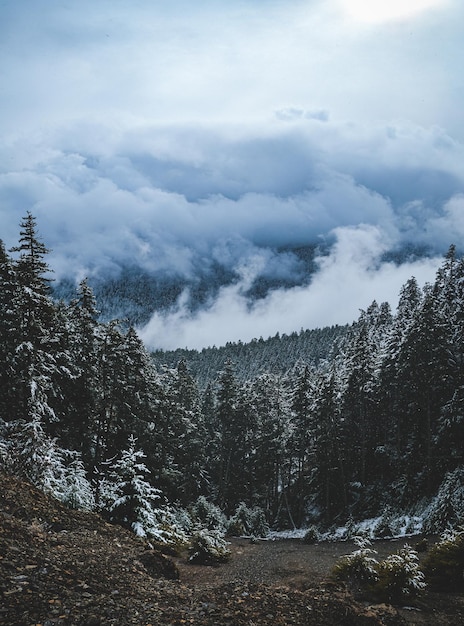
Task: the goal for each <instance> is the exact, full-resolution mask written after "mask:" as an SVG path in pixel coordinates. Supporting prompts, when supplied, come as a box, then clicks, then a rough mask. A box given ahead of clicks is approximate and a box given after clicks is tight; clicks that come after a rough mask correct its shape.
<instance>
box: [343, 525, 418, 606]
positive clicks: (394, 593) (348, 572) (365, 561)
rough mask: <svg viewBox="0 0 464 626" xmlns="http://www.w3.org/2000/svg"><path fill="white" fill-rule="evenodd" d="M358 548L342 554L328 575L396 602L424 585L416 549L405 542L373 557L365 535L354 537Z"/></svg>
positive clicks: (383, 598) (410, 595)
mask: <svg viewBox="0 0 464 626" xmlns="http://www.w3.org/2000/svg"><path fill="white" fill-rule="evenodd" d="M356 543H357V544H358V545H359V549H358V550H355V551H354V552H353V553H352V554H348V555H346V556H343V557H342V558H341V559H339V561H338V562H337V563H336V564H335V567H334V569H333V570H332V577H333V578H335V579H336V580H343V581H346V582H348V583H351V584H356V585H358V586H360V587H361V588H363V589H364V590H366V591H369V592H370V593H371V594H372V595H374V596H376V597H377V598H381V599H382V600H384V601H393V602H398V601H401V600H404V599H405V598H411V597H413V596H415V595H417V594H418V593H420V592H421V591H422V590H423V589H424V588H425V580H424V574H423V572H422V571H421V570H420V567H419V558H418V556H417V552H416V551H415V550H413V549H412V548H411V547H409V546H408V545H405V546H404V548H402V549H401V550H398V552H396V554H390V556H388V557H387V558H386V559H384V560H383V561H380V563H379V562H378V561H377V559H376V558H375V557H373V556H372V554H375V550H372V549H371V548H370V547H369V546H370V542H369V540H368V539H363V538H359V537H358V538H356Z"/></svg>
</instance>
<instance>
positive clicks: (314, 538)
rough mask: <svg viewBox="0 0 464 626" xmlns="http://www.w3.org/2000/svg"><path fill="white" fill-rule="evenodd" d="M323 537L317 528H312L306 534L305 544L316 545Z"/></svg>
mask: <svg viewBox="0 0 464 626" xmlns="http://www.w3.org/2000/svg"><path fill="white" fill-rule="evenodd" d="M320 538H321V536H320V534H319V531H318V530H317V528H316V527H315V526H310V527H309V528H308V530H307V531H306V532H305V534H304V537H303V543H307V544H314V543H317V542H318V541H319V540H320Z"/></svg>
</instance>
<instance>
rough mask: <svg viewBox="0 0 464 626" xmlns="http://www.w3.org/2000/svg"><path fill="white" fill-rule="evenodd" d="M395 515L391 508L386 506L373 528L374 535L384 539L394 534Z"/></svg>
mask: <svg viewBox="0 0 464 626" xmlns="http://www.w3.org/2000/svg"><path fill="white" fill-rule="evenodd" d="M393 526H394V517H393V513H392V511H391V510H390V509H389V508H386V509H385V510H384V512H383V513H382V516H381V517H380V519H379V521H378V522H377V524H376V525H375V526H374V528H373V533H374V537H376V538H379V539H384V538H385V537H392V536H393V534H394V531H393Z"/></svg>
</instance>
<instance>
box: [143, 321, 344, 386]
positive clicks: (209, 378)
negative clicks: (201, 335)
mask: <svg viewBox="0 0 464 626" xmlns="http://www.w3.org/2000/svg"><path fill="white" fill-rule="evenodd" d="M349 329H350V326H349V325H345V326H338V325H337V326H327V327H325V328H316V329H313V330H301V331H300V332H299V333H297V332H294V333H291V334H290V335H285V334H283V335H280V334H279V333H277V334H276V335H275V336H274V337H270V338H268V339H263V338H262V337H260V338H259V339H253V340H252V341H250V342H248V343H242V342H241V341H239V342H237V343H233V342H228V343H227V344H226V345H225V346H222V347H216V346H213V347H210V348H203V350H187V349H177V350H170V351H164V350H157V351H155V352H153V353H152V357H153V360H154V362H155V365H156V366H157V367H158V368H162V367H163V366H167V367H176V366H177V364H178V363H179V361H182V360H183V361H185V363H186V364H187V367H188V369H189V371H190V374H191V375H192V376H193V377H194V378H195V379H196V380H197V382H198V384H199V385H200V386H201V387H206V385H207V384H208V383H213V382H214V381H215V380H216V378H217V376H218V373H219V372H220V371H221V370H222V369H224V363H225V362H226V361H228V360H230V361H231V362H232V364H233V366H234V369H235V374H236V376H237V379H238V380H240V381H246V380H251V379H253V378H254V377H255V376H258V375H259V374H262V373H264V372H272V373H274V374H284V373H285V372H287V371H288V370H290V369H292V368H294V367H295V364H298V363H300V364H302V363H304V364H307V365H319V364H320V363H321V362H322V361H324V360H326V359H329V358H331V357H333V356H334V354H336V352H337V350H338V344H339V342H340V341H341V340H342V339H343V338H344V337H345V336H346V335H347V333H348V330H349Z"/></svg>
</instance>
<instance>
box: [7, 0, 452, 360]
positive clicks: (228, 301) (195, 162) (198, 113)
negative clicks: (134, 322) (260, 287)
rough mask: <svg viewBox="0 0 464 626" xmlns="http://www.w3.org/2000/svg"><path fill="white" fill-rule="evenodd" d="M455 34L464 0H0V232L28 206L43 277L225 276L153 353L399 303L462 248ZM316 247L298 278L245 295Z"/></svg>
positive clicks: (181, 312) (150, 337)
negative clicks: (416, 252) (132, 271)
mask: <svg viewBox="0 0 464 626" xmlns="http://www.w3.org/2000/svg"><path fill="white" fill-rule="evenodd" d="M463 31H464V5H463V3H462V2H460V1H459V0H401V1H400V0H285V1H284V0H235V1H234V2H230V1H228V2H226V1H224V0H198V2H196V3H193V2H191V1H190V2H187V1H186V0H170V2H166V1H165V0H131V1H129V0H111V2H110V1H109V0H98V2H95V0H91V1H90V0H79V1H77V0H60V1H58V0H0V238H2V239H3V240H4V242H5V244H6V245H7V246H13V245H15V244H16V242H17V238H18V225H19V222H20V221H21V218H22V216H24V215H25V213H26V211H31V212H32V213H33V215H35V216H36V218H37V222H38V225H39V231H40V234H41V236H42V238H43V240H44V241H45V243H46V244H47V245H48V246H49V247H50V248H51V249H52V253H51V255H50V257H49V263H50V265H51V266H52V267H53V269H54V272H55V277H56V278H57V279H60V278H63V277H71V278H73V279H75V280H80V279H82V278H83V277H84V276H90V277H91V276H96V275H99V276H102V275H111V276H114V275H117V274H118V272H119V271H120V268H121V267H123V266H126V265H137V266H141V267H142V268H144V269H145V270H147V271H149V272H152V273H159V274H162V275H167V276H181V277H184V278H187V279H189V280H191V281H192V282H193V283H194V282H195V276H196V274H197V273H198V272H199V271H201V272H203V273H204V272H205V271H207V268H208V267H210V266H211V265H212V264H214V263H216V264H217V263H219V264H220V265H221V266H223V267H224V268H225V269H227V270H231V271H233V272H234V273H235V275H236V281H235V283H234V284H233V285H228V286H224V287H223V288H222V289H221V290H220V291H219V293H218V294H217V296H216V297H215V298H214V299H213V300H212V301H210V302H209V303H208V304H207V305H206V306H205V308H204V309H203V310H201V311H197V312H196V313H195V314H192V313H191V312H190V311H189V308H188V306H187V304H186V303H187V301H188V295H187V294H183V296H182V297H181V298H180V300H179V302H178V303H177V305H176V307H175V308H174V309H173V310H172V311H170V312H168V313H164V314H160V313H154V315H153V318H152V320H151V321H150V323H149V324H148V325H147V326H146V327H145V328H142V329H139V330H140V335H141V336H142V338H143V339H144V341H145V342H146V343H147V345H148V346H149V347H163V348H175V347H184V346H188V347H193V348H201V347H204V346H207V345H213V344H214V345H221V344H223V343H225V342H226V341H237V340H238V339H241V340H245V341H246V340H249V339H251V338H253V337H259V336H263V337H266V336H269V335H274V334H275V333H276V332H293V331H294V330H297V331H298V330H300V328H312V327H317V326H319V327H321V326H325V325H327V324H333V323H341V324H343V323H350V322H351V321H353V320H354V319H356V317H357V316H358V314H359V310H360V309H365V308H367V306H369V304H370V303H371V302H372V300H373V299H376V300H377V301H379V302H380V301H389V302H390V303H391V304H392V307H393V308H394V307H395V303H396V302H397V298H398V293H399V289H400V287H401V285H402V284H403V283H404V282H405V281H406V280H407V279H408V278H409V277H410V276H412V275H414V276H416V278H417V279H418V280H419V282H421V283H422V284H423V283H424V282H426V281H431V280H433V277H434V274H435V271H436V268H437V266H438V265H439V263H440V260H441V256H442V255H443V253H444V252H446V250H447V248H448V247H449V245H450V244H451V243H455V244H457V245H458V248H459V247H460V248H461V249H463V248H464V246H463V245H462V239H463V235H464V167H463V166H464V124H463V116H462V105H463V102H464V78H463V73H462V67H464V46H463V45H462V41H464V37H463V35H464V32H463ZM318 244H320V245H324V246H329V250H330V252H329V254H327V253H325V254H323V255H322V254H321V255H320V256H319V257H318V258H317V260H316V261H317V262H316V266H317V268H318V269H317V272H316V274H315V275H314V276H313V277H312V279H311V280H309V279H307V277H306V279H305V280H302V281H301V285H298V286H296V287H292V288H287V289H284V288H280V289H276V290H274V291H273V292H272V293H270V294H268V296H267V297H266V298H264V299H261V300H259V301H257V302H251V301H250V300H249V299H248V298H247V295H246V292H247V288H248V287H249V285H250V284H252V282H253V280H255V279H256V278H257V277H260V276H267V277H285V276H292V275H293V276H297V275H298V272H301V267H300V266H299V263H298V259H297V258H296V257H295V255H293V254H292V252H291V250H292V248H295V247H300V246H307V245H318ZM408 244H409V245H414V246H417V247H419V248H423V249H426V250H427V251H428V256H427V257H425V258H420V259H418V258H411V259H408V260H407V261H406V262H405V263H402V264H400V265H399V264H395V263H392V262H391V260H390V261H387V260H385V259H387V258H389V257H388V252H390V251H392V250H398V249H400V248H401V247H403V246H405V245H408ZM205 268H206V269H205Z"/></svg>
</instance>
